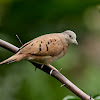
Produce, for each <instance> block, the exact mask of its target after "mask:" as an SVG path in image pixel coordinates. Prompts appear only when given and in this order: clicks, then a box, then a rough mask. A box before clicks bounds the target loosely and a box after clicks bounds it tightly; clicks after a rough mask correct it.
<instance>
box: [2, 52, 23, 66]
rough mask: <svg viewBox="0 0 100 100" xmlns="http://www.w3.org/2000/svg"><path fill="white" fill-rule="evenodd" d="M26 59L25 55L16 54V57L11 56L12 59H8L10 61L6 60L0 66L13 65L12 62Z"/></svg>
mask: <svg viewBox="0 0 100 100" xmlns="http://www.w3.org/2000/svg"><path fill="white" fill-rule="evenodd" d="M23 58H24V55H23V54H19V55H18V54H15V55H13V56H11V57H10V58H8V59H6V60H4V61H2V62H1V63H0V65H3V64H5V63H8V64H9V63H12V62H15V61H20V60H22V59H23Z"/></svg>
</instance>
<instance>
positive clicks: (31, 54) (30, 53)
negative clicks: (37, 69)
mask: <svg viewBox="0 0 100 100" xmlns="http://www.w3.org/2000/svg"><path fill="white" fill-rule="evenodd" d="M28 54H31V55H36V54H35V53H28Z"/></svg>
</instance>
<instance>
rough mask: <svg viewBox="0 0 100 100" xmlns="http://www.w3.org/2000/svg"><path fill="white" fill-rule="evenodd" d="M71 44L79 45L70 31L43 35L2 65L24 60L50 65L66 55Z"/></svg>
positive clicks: (25, 45)
mask: <svg viewBox="0 0 100 100" xmlns="http://www.w3.org/2000/svg"><path fill="white" fill-rule="evenodd" d="M69 43H75V44H78V43H77V41H76V34H75V33H74V32H73V31H70V30H67V31H65V32H62V33H52V34H46V35H42V36H40V37H37V38H35V39H33V40H31V41H29V42H27V43H26V44H24V45H23V46H22V47H21V48H20V49H19V50H18V52H17V53H16V54H15V55H13V56H11V57H10V58H8V59H7V60H4V61H3V62H1V63H0V65H2V64H4V63H10V62H14V61H20V60H23V59H26V60H29V61H32V62H36V63H40V64H43V65H44V64H47V65H48V64H50V63H51V62H52V61H55V60H57V59H59V58H61V57H62V56H64V55H65V54H66V52H67V49H68V46H69Z"/></svg>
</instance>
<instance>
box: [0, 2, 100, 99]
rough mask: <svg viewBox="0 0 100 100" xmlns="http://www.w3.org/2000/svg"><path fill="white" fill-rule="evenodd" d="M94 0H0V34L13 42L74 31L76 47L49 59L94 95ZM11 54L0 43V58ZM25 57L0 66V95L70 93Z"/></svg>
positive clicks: (98, 18)
mask: <svg viewBox="0 0 100 100" xmlns="http://www.w3.org/2000/svg"><path fill="white" fill-rule="evenodd" d="M99 4H100V0H83V1H82V0H0V38H1V39H3V40H5V41H8V42H10V43H12V44H14V45H16V46H18V47H20V46H21V44H20V43H19V41H18V39H17V38H16V36H15V35H16V34H17V35H18V36H19V37H20V39H21V40H22V42H23V43H26V42H28V41H29V40H32V39H33V38H36V37H37V36H40V35H43V34H46V33H53V32H63V31H65V30H67V29H70V30H73V31H74V32H75V33H76V34H77V40H78V42H79V45H78V46H75V45H71V46H70V47H69V49H68V52H67V54H66V55H65V56H64V57H63V58H61V59H59V60H57V61H55V62H53V63H52V65H53V66H55V67H56V68H57V69H60V68H63V69H62V71H61V73H62V74H64V75H65V76H66V77H67V78H68V79H70V80H71V81H72V82H73V83H74V84H75V85H77V86H78V87H79V88H80V89H82V90H83V91H85V92H86V93H87V94H89V95H91V96H93V95H96V94H100V11H99V9H100V6H99ZM11 55H13V53H11V52H9V51H7V50H5V49H3V48H2V47H0V61H2V60H4V59H6V58H8V57H10V56H11ZM34 69H35V67H34V66H33V65H32V64H31V63H29V62H28V61H24V60H23V61H20V62H15V63H11V64H9V65H8V64H5V65H2V66H1V67H0V100H62V99H63V98H64V97H65V96H67V95H74V94H73V93H72V92H70V91H69V90H68V89H66V88H65V87H62V88H61V87H60V85H61V83H60V82H59V81H57V80H56V79H54V78H52V77H51V76H49V75H47V74H46V73H44V72H42V71H41V70H39V69H37V71H36V72H35V70H34Z"/></svg>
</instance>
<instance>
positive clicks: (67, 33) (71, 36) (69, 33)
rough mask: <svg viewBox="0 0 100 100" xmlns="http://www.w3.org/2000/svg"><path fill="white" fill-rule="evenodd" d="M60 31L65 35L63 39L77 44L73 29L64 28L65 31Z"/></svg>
mask: <svg viewBox="0 0 100 100" xmlns="http://www.w3.org/2000/svg"><path fill="white" fill-rule="evenodd" d="M62 33H63V34H64V35H65V39H66V40H67V41H68V42H69V43H74V44H76V45H78V42H77V40H76V34H75V33H74V32H73V31H70V30H66V31H64V32H62Z"/></svg>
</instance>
